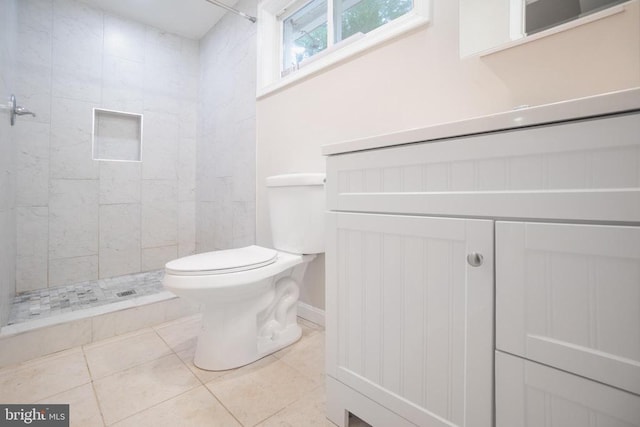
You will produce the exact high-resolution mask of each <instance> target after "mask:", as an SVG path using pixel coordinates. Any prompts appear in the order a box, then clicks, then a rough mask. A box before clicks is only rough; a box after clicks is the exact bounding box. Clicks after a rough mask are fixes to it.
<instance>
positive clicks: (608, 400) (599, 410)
mask: <svg viewBox="0 0 640 427" xmlns="http://www.w3.org/2000/svg"><path fill="white" fill-rule="evenodd" d="M496 427H640V396H638V395H635V394H633V393H628V392H626V391H623V390H620V389H617V388H615V387H610V386H607V385H604V384H602V383H599V382H596V381H591V380H588V379H586V378H583V377H580V376H578V375H573V374H569V373H567V372H564V371H561V370H559V369H553V368H550V367H548V366H545V365H541V364H539V363H535V362H531V361H529V360H525V359H522V358H520V357H516V356H513V355H510V354H505V353H502V352H500V351H497V352H496Z"/></svg>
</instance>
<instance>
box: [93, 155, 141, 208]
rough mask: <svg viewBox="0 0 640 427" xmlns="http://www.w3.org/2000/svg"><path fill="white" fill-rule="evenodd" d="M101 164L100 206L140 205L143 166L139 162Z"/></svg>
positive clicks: (103, 162)
mask: <svg viewBox="0 0 640 427" xmlns="http://www.w3.org/2000/svg"><path fill="white" fill-rule="evenodd" d="M99 163H100V204H101V205H106V204H116V203H140V187H141V185H142V180H141V175H142V164H141V163H139V162H106V161H101V162H99Z"/></svg>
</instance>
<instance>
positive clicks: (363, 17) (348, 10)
mask: <svg viewBox="0 0 640 427" xmlns="http://www.w3.org/2000/svg"><path fill="white" fill-rule="evenodd" d="M411 9H413V0H335V5H334V13H335V24H334V25H335V38H334V40H335V41H336V42H339V41H341V40H344V39H346V38H348V37H350V36H352V35H354V34H356V33H363V34H366V33H368V32H369V31H371V30H375V29H376V28H378V27H380V26H382V25H384V24H386V23H387V22H390V21H393V20H394V19H396V18H398V17H400V16H402V15H404V14H406V13H407V12H410V11H411Z"/></svg>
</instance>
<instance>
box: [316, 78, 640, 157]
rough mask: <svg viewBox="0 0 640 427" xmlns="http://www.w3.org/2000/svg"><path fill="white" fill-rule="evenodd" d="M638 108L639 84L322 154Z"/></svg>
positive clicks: (358, 141)
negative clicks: (631, 87)
mask: <svg viewBox="0 0 640 427" xmlns="http://www.w3.org/2000/svg"><path fill="white" fill-rule="evenodd" d="M638 109H640V87H639V88H634V89H628V90H622V91H618V92H611V93H605V94H601V95H596V96H589V97H586V98H579V99H572V100H569V101H562V102H556V103H553V104H546V105H539V106H534V107H528V108H523V109H519V110H513V111H507V112H504V113H498V114H491V115H488V116H481V117H475V118H472V119H466V120H460V121H457V122H449V123H442V124H438V125H432V126H427V127H423V128H415V129H408V130H404V131H401V132H394V133H388V134H383V135H376V136H372V137H368V138H362V139H354V140H350V141H344V142H339V143H336V144H329V145H325V146H323V147H322V154H323V155H325V156H328V155H332V154H340V153H348V152H352V151H360V150H369V149H372V148H381V147H390V146H394V145H401V144H408V143H413V142H422V141H433V140H437V139H442V138H451V137H459V136H464V135H473V134H477V133H483V132H491V131H498V130H505V129H514V128H522V127H526V126H532V125H539V124H545V123H553V122H559V121H565V120H571V119H580V118H586V117H593V116H600V115H603V114H610V113H621V112H625V111H632V110H638Z"/></svg>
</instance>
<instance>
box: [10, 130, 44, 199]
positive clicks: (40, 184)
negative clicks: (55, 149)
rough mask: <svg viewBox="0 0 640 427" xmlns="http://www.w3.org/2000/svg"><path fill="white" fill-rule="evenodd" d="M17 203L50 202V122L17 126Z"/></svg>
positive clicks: (15, 132) (15, 133) (15, 134)
mask: <svg viewBox="0 0 640 427" xmlns="http://www.w3.org/2000/svg"><path fill="white" fill-rule="evenodd" d="M14 138H15V144H16V145H17V147H18V150H17V155H16V204H17V205H18V206H47V205H48V203H49V125H48V124H45V123H36V122H25V123H20V126H16V127H15V131H14Z"/></svg>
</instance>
